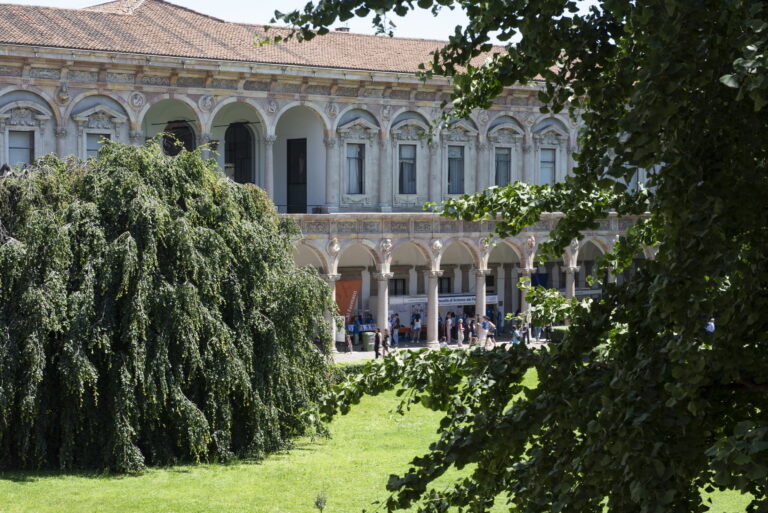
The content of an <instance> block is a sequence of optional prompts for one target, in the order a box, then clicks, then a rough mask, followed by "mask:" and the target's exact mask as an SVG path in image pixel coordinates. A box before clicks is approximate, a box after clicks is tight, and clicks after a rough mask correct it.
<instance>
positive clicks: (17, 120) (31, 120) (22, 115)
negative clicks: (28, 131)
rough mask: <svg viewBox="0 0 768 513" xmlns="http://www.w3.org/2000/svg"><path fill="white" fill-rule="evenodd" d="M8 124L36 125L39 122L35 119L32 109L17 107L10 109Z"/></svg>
mask: <svg viewBox="0 0 768 513" xmlns="http://www.w3.org/2000/svg"><path fill="white" fill-rule="evenodd" d="M8 124H9V125H12V126H37V125H38V124H40V122H39V120H38V119H35V113H34V112H33V111H32V109H27V108H25V107H19V108H16V109H13V110H11V114H10V118H9V119H8Z"/></svg>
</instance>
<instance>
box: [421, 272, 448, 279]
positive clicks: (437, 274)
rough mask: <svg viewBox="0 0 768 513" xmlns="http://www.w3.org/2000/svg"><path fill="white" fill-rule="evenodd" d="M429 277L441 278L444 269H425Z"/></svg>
mask: <svg viewBox="0 0 768 513" xmlns="http://www.w3.org/2000/svg"><path fill="white" fill-rule="evenodd" d="M424 274H425V275H426V276H427V278H439V277H441V276H442V275H443V271H435V270H427V271H424Z"/></svg>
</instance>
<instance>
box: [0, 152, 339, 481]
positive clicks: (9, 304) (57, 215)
mask: <svg viewBox="0 0 768 513" xmlns="http://www.w3.org/2000/svg"><path fill="white" fill-rule="evenodd" d="M0 222H1V224H0V467H2V468H4V469H31V468H62V469H69V468H108V469H112V470H114V471H136V470H140V469H142V468H143V467H144V466H145V465H156V464H171V463H175V462H185V461H193V462H194V461H200V460H205V461H211V460H216V461H221V460H227V459H230V458H232V457H260V456H261V455H263V454H265V453H267V452H269V451H274V450H277V449H280V448H283V447H285V445H286V443H287V442H288V440H289V439H290V437H291V436H293V435H295V434H297V433H301V432H302V431H304V430H305V429H306V428H308V427H309V426H308V423H307V422H306V421H305V420H304V417H302V416H301V415H300V414H299V413H300V411H301V410H303V409H306V408H307V407H309V406H311V405H312V404H313V402H315V401H316V400H317V397H318V394H319V393H321V391H322V390H324V389H325V378H324V375H325V372H326V361H325V359H324V357H323V356H322V354H321V353H320V352H319V351H318V350H317V348H316V344H315V343H314V340H315V337H316V336H319V337H320V338H321V340H322V341H323V344H325V346H326V349H327V347H328V344H329V343H330V340H329V337H328V333H327V330H326V328H325V322H324V321H323V312H324V311H330V310H331V309H332V299H331V297H330V294H329V293H328V289H327V287H326V286H325V285H324V283H323V282H322V280H321V279H320V277H319V276H317V274H316V273H314V272H312V271H310V270H307V269H297V268H296V266H295V264H294V262H293V258H292V241H293V240H294V239H295V237H296V236H298V232H297V228H296V226H295V225H294V224H292V223H290V222H284V221H281V219H280V218H279V217H278V216H277V214H276V213H275V210H274V207H273V205H272V204H271V202H270V201H269V200H268V198H267V196H266V195H265V193H264V192H263V191H261V190H260V189H258V188H256V187H254V186H249V185H239V184H235V183H233V182H231V181H229V180H227V179H225V178H223V177H222V176H221V175H220V173H219V172H217V171H216V169H215V163H214V162H213V161H204V160H203V159H202V158H201V156H200V154H199V152H186V151H182V152H181V153H180V154H179V155H178V156H177V157H168V156H166V155H164V154H163V152H162V150H161V147H160V144H159V142H158V141H157V140H155V141H151V142H149V143H148V144H147V145H146V146H144V147H131V146H124V145H120V144H111V143H110V144H107V145H106V146H105V147H104V148H102V150H101V151H100V153H99V158H98V159H91V160H88V161H87V162H83V161H80V160H76V159H69V160H66V161H62V160H58V159H56V158H54V157H47V158H45V159H42V160H41V161H39V162H38V163H37V165H35V166H33V167H32V168H30V169H28V170H26V171H25V172H24V173H23V174H18V173H17V174H13V175H10V176H6V177H4V178H0Z"/></svg>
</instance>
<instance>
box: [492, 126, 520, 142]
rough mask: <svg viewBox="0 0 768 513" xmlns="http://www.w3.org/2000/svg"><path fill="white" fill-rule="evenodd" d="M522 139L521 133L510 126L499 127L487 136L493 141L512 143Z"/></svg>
mask: <svg viewBox="0 0 768 513" xmlns="http://www.w3.org/2000/svg"><path fill="white" fill-rule="evenodd" d="M522 139H523V134H521V133H519V132H516V131H514V130H512V129H511V128H501V129H499V130H496V131H494V132H493V133H492V134H491V135H489V136H488V140H490V141H491V142H493V143H506V144H514V143H517V142H520V141H521V140H522Z"/></svg>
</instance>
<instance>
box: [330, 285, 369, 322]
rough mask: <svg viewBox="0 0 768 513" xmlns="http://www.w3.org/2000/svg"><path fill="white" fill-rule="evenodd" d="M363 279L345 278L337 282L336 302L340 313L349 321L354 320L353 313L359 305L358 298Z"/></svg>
mask: <svg viewBox="0 0 768 513" xmlns="http://www.w3.org/2000/svg"><path fill="white" fill-rule="evenodd" d="M362 284H363V282H362V280H344V281H337V282H336V304H337V305H338V307H339V313H340V314H341V315H343V316H344V319H346V320H347V321H351V320H352V315H353V314H354V313H355V308H356V307H357V299H358V298H359V297H360V287H361V286H362Z"/></svg>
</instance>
